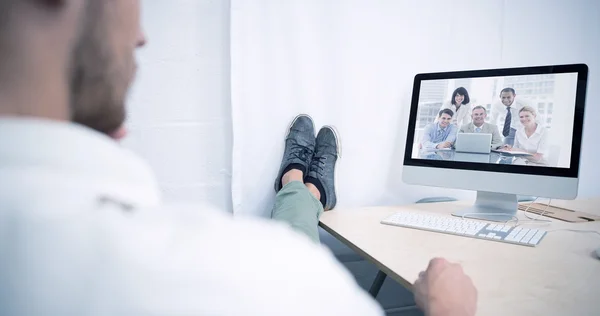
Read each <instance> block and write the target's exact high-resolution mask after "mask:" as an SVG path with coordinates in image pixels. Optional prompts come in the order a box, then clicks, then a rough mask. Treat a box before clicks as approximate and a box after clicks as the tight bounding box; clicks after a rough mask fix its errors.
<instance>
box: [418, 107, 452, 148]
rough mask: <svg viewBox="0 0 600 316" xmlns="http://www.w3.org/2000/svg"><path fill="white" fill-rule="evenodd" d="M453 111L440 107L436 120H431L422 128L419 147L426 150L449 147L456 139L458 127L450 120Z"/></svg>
mask: <svg viewBox="0 0 600 316" xmlns="http://www.w3.org/2000/svg"><path fill="white" fill-rule="evenodd" d="M453 115H454V112H453V111H452V110H450V109H442V110H441V111H440V112H439V113H438V119H437V122H433V123H431V124H429V125H427V126H425V129H424V130H423V137H422V139H421V148H423V149H428V150H435V149H445V148H451V147H452V145H453V144H454V141H455V140H456V133H457V131H458V127H456V125H454V124H450V123H451V122H452V116H453Z"/></svg>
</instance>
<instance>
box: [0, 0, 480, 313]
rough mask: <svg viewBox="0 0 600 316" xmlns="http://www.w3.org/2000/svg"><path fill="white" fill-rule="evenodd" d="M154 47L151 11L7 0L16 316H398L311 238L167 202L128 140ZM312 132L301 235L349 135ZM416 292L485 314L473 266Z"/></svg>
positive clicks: (10, 231) (436, 268)
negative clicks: (138, 82) (145, 56)
mask: <svg viewBox="0 0 600 316" xmlns="http://www.w3.org/2000/svg"><path fill="white" fill-rule="evenodd" d="M145 43H146V38H145V36H144V34H143V32H142V30H141V26H140V1H139V0H127V1H106V0H2V1H0V47H2V49H0V233H1V234H0V235H1V236H2V237H1V238H0V267H2V269H0V280H2V282H0V315H31V316H35V315H82V316H84V315H149V314H150V315H216V314H217V315H283V314H285V315H383V314H384V311H383V309H382V308H381V306H380V305H379V304H378V303H377V302H376V300H374V299H373V298H372V297H370V296H369V295H368V294H367V292H366V291H364V290H363V289H361V288H360V287H359V286H358V284H357V283H356V280H355V279H354V278H353V277H352V275H351V274H350V273H349V272H348V271H347V270H345V268H344V267H343V265H341V264H340V263H339V262H338V261H336V259H335V257H334V256H333V254H332V253H331V251H329V249H327V248H325V247H324V246H321V245H320V244H319V243H318V242H316V241H315V240H311V239H310V238H309V236H306V235H307V231H305V232H304V233H303V232H302V231H301V230H299V229H295V230H294V229H291V228H289V227H287V226H286V225H281V224H280V223H278V222H277V221H275V220H272V219H271V220H267V219H264V220H261V219H252V218H239V217H238V218H234V217H233V216H231V214H229V213H225V212H222V211H220V210H213V209H211V208H210V207H207V206H206V205H190V206H183V205H178V206H175V205H167V203H165V202H164V201H163V200H162V197H161V194H160V188H159V185H158V183H157V181H156V176H155V175H154V173H153V172H152V170H151V169H150V168H149V166H148V165H147V163H145V162H144V161H143V160H142V159H141V158H140V157H139V156H137V155H136V154H134V153H133V152H131V151H130V150H127V149H126V148H123V147H122V146H120V145H119V144H118V143H117V142H116V141H115V139H114V138H122V137H123V136H124V135H125V133H126V131H125V130H124V129H123V124H124V121H125V113H126V110H125V103H126V95H127V92H128V90H129V87H130V85H131V83H132V82H133V79H134V77H135V72H136V62H135V57H134V56H135V50H136V48H139V47H142V46H144V45H145ZM165 106H168V105H165ZM297 123H298V124H295V125H294V127H293V128H292V130H293V131H294V132H292V133H288V135H287V136H286V151H285V152H284V160H283V163H282V164H281V166H280V167H283V169H280V170H281V172H280V173H279V174H280V175H281V179H279V178H278V179H277V181H276V183H279V182H281V185H280V188H277V189H280V190H279V193H278V195H279V197H278V199H279V200H280V201H284V202H286V203H285V204H287V207H288V208H289V210H288V211H289V213H288V214H290V213H296V215H297V216H290V217H288V219H287V220H288V221H289V222H290V224H293V223H298V222H302V220H298V219H297V218H299V217H307V216H312V217H315V218H316V214H314V213H310V210H309V211H308V212H307V209H306V208H305V205H307V204H309V203H311V204H313V206H314V207H313V210H320V209H321V207H323V206H322V205H321V200H322V201H324V202H325V203H324V204H325V205H324V207H325V208H328V207H332V206H333V205H334V204H335V203H334V201H333V200H332V197H331V195H328V194H327V193H328V191H327V189H325V190H324V191H323V192H320V193H322V195H321V197H320V198H321V199H317V197H316V196H315V195H314V194H315V193H316V192H314V189H315V188H312V190H311V188H309V187H308V186H307V185H304V183H305V182H308V183H313V184H315V186H316V187H317V189H319V188H318V186H319V184H321V185H323V183H322V182H321V181H320V179H324V177H327V179H332V173H331V172H332V170H333V165H334V162H329V160H330V157H332V155H334V154H336V151H335V149H336V146H335V145H334V137H333V136H334V134H333V132H332V131H330V130H329V129H327V128H326V129H325V130H324V132H321V133H319V135H317V136H316V137H314V135H313V134H311V133H314V130H313V129H312V128H311V127H309V128H306V127H307V126H308V125H307V124H306V123H307V120H306V119H304V120H302V121H300V120H298V121H297ZM309 136H310V137H309ZM313 137H314V138H313ZM307 138H309V142H310V143H309V144H308V145H310V146H309V147H311V148H313V146H314V153H313V154H310V151H309V150H307V149H306V148H303V147H302V146H297V145H303V146H304V147H307V144H306V143H304V144H302V143H301V142H302V141H303V140H307ZM190 146H194V144H190ZM210 154H211V153H210V152H207V153H206V155H210ZM292 157H298V158H300V157H302V158H301V159H303V160H306V161H305V162H303V163H300V164H302V166H298V164H299V161H297V160H294V159H291V160H289V158H292ZM309 157H311V163H312V161H313V160H314V159H316V160H314V161H315V164H314V165H313V166H311V167H308V168H307V165H306V163H308V158H309ZM325 157H327V158H325ZM319 161H321V162H323V163H325V165H324V164H323V163H321V162H319ZM277 167H278V166H276V165H274V166H273V170H277ZM284 171H285V172H284ZM302 171H305V174H306V175H305V177H303V176H304V175H300V173H302ZM313 171H314V172H313ZM309 177H312V179H310V178H309ZM280 180H281V181H280ZM327 182H328V181H327ZM332 194H333V193H332ZM300 200H303V201H304V202H302V203H301V202H300ZM306 214H308V215H306ZM316 222H317V220H316V219H314V220H313V221H312V222H311V223H312V224H311V225H313V224H314V225H316V224H315V223H316ZM291 226H293V225H291ZM314 230H316V227H315V228H314ZM310 231H313V230H312V228H311V229H310ZM413 290H414V293H415V301H416V303H417V304H418V305H419V306H420V307H421V308H422V309H423V311H424V313H425V315H428V316H445V315H464V316H474V315H475V312H476V307H477V290H476V289H475V287H474V286H473V283H472V281H471V279H470V278H469V277H468V276H466V275H465V273H464V272H463V270H462V268H461V266H460V265H459V264H455V263H450V262H448V261H446V260H444V259H440V258H434V259H432V260H431V261H430V262H429V265H428V266H427V267H425V268H424V269H423V272H421V273H420V274H419V276H418V278H417V280H416V281H415V284H414V289H413Z"/></svg>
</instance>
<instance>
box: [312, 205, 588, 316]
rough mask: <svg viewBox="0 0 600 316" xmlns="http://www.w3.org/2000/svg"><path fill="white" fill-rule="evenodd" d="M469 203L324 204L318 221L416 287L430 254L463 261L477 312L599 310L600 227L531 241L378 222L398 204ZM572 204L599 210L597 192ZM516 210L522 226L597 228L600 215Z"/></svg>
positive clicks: (447, 210) (430, 208)
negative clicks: (588, 218)
mask: <svg viewBox="0 0 600 316" xmlns="http://www.w3.org/2000/svg"><path fill="white" fill-rule="evenodd" d="M560 202H561V205H563V206H567V205H568V204H569V202H563V201H560ZM470 204H472V202H450V203H431V204H416V205H410V206H405V207H373V208H360V209H355V210H352V209H345V210H342V209H339V210H333V211H329V212H325V213H324V214H323V215H322V216H321V221H320V224H319V225H320V226H321V227H323V229H325V230H326V231H328V232H329V233H331V234H332V235H333V236H334V237H336V238H337V239H339V240H340V241H342V242H343V243H345V244H346V245H348V246H349V247H350V248H352V249H353V250H355V251H356V252H357V253H358V254H360V255H361V256H362V257H364V258H365V259H367V260H369V261H371V262H373V263H374V264H375V265H376V266H377V267H378V268H379V269H380V270H381V271H383V272H384V273H385V274H387V275H388V276H389V277H391V278H392V279H394V280H396V281H397V282H399V283H401V284H402V285H404V286H405V287H407V288H408V289H411V290H412V283H413V282H414V281H415V280H416V279H417V277H418V274H419V272H420V271H422V270H424V269H425V268H426V267H427V264H428V262H429V260H430V259H432V258H433V257H444V258H446V259H448V260H450V261H453V262H458V263H461V264H462V266H463V268H464V270H465V273H467V274H468V275H469V276H471V278H472V279H473V282H474V283H475V286H476V287H477V289H478V292H479V302H478V315H484V316H488V315H502V316H507V315H511V316H513V315H527V316H531V315H545V316H548V315H561V316H562V315H578V316H583V315H596V316H597V315H600V259H598V258H596V256H595V250H596V249H597V248H600V236H599V235H598V234H593V233H582V232H570V231H553V232H549V233H548V234H547V235H546V236H545V237H544V239H543V240H542V242H541V243H540V244H539V245H538V246H537V247H535V248H533V247H525V246H519V245H512V244H508V243H501V242H495V241H489V240H480V239H476V238H468V237H461V236H453V235H448V234H442V233H433V232H427V231H420V230H415V229H408V228H401V227H395V226H389V225H383V224H380V221H381V220H382V219H383V218H385V217H386V216H388V215H390V214H392V213H394V212H398V211H414V210H418V211H424V212H430V213H438V214H448V216H450V214H451V212H452V211H455V210H458V209H460V208H464V207H467V206H469V205H470ZM571 204H572V205H577V206H578V208H577V209H578V210H581V211H585V212H589V213H594V214H599V215H600V199H595V200H588V201H585V202H582V201H574V203H573V202H571ZM553 205H554V203H553ZM594 206H597V207H594ZM530 216H532V217H535V216H537V215H534V214H531V215H530ZM518 217H519V219H521V220H523V222H521V225H522V226H523V227H536V228H543V229H546V230H548V231H551V230H556V229H576V230H594V231H600V222H590V223H577V224H571V223H566V222H562V221H558V220H553V221H552V223H550V224H549V223H541V224H540V223H538V224H535V223H532V222H524V221H525V220H527V218H526V217H525V216H524V215H523V213H522V212H519V213H518ZM543 219H548V218H546V217H543ZM513 223H514V222H513Z"/></svg>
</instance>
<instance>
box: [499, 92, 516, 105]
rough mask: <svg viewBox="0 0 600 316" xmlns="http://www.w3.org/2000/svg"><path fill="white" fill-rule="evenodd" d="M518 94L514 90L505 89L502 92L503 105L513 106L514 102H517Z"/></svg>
mask: <svg viewBox="0 0 600 316" xmlns="http://www.w3.org/2000/svg"><path fill="white" fill-rule="evenodd" d="M516 95H517V93H516V92H515V89H513V88H504V89H502V91H500V100H502V104H504V106H511V105H512V103H513V101H515V96H516Z"/></svg>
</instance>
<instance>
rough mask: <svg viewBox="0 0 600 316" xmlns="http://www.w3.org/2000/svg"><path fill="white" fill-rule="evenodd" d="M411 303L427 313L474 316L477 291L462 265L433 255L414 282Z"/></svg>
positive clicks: (438, 315) (439, 315)
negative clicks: (413, 302)
mask: <svg viewBox="0 0 600 316" xmlns="http://www.w3.org/2000/svg"><path fill="white" fill-rule="evenodd" d="M414 293H415V302H416V303H417V305H418V306H419V307H420V308H421V309H422V310H423V312H424V313H425V315H427V316H455V315H457V316H458V315H460V316H474V315H475V311H476V310H477V290H476V289H475V286H474V285H473V282H472V281H471V278H469V277H468V276H467V275H465V274H464V272H463V270H462V267H461V266H460V265H458V264H453V263H449V262H448V261H446V260H445V259H440V258H435V259H433V260H431V261H430V262H429V266H428V267H427V270H426V271H423V272H421V273H420V274H419V278H418V279H417V281H415V285H414Z"/></svg>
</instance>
